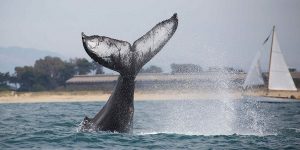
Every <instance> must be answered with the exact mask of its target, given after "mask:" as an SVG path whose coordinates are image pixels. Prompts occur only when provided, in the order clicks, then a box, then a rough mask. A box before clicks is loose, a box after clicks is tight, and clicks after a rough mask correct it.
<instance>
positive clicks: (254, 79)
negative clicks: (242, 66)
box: [243, 50, 264, 89]
mask: <svg viewBox="0 0 300 150" xmlns="http://www.w3.org/2000/svg"><path fill="white" fill-rule="evenodd" d="M260 58H261V50H259V51H258V52H257V54H256V56H255V57H254V60H253V61H252V64H251V66H250V69H249V71H248V73H247V77H246V79H245V82H244V85H243V88H244V89H246V88H249V87H253V86H257V85H264V80H263V77H262V71H261V67H260Z"/></svg>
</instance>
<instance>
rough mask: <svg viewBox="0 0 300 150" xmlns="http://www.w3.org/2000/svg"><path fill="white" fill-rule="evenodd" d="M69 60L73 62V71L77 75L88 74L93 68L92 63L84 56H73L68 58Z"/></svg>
mask: <svg viewBox="0 0 300 150" xmlns="http://www.w3.org/2000/svg"><path fill="white" fill-rule="evenodd" d="M70 62H71V63H73V64H74V66H75V73H76V74H78V75H84V74H88V73H89V72H90V71H91V70H92V68H93V65H92V63H90V62H89V61H88V60H87V59H85V58H75V59H72V60H70Z"/></svg>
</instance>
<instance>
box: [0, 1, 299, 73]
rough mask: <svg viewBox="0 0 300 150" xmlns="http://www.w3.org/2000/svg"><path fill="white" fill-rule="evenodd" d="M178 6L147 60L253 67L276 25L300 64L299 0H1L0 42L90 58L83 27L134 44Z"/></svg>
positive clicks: (290, 56) (293, 61)
mask: <svg viewBox="0 0 300 150" xmlns="http://www.w3.org/2000/svg"><path fill="white" fill-rule="evenodd" d="M175 12H176V13H177V14H178V19H179V26H178V29H177V31H176V33H175V35H174V36H173V37H172V39H171V40H170V41H169V42H168V43H167V45H166V46H165V47H164V48H163V50H162V51H161V52H160V53H159V54H158V55H157V56H155V57H154V58H153V59H152V60H151V61H150V62H149V63H148V65H157V66H160V67H162V68H163V69H164V70H168V69H169V65H170V64H171V63H193V64H199V65H201V66H203V67H204V68H205V67H209V66H233V67H236V68H242V69H244V70H247V69H248V68H249V66H250V64H251V61H252V60H253V58H254V56H255V54H256V52H257V51H258V50H259V49H260V48H261V47H262V42H263V41H264V40H265V38H266V37H267V36H268V34H269V33H270V31H271V29H272V26H273V25H276V31H277V33H278V39H279V43H280V46H281V49H282V51H283V53H284V57H285V58H286V61H287V64H288V66H289V67H294V68H297V69H298V70H300V19H299V18H300V1H299V0H247V1H245V0H205V1H204V0H168V1H167V0H164V1H162V0H143V1H142V0H126V1H124V0H119V1H117V0H110V1H100V0H98V1H96V0H81V1H79V0H43V1H41V0H26V1H23V0H19V1H16V0H1V1H0V47H10V46H18V47H24V48H35V49H41V50H47V51H52V52H56V53H59V54H62V55H64V56H65V57H66V58H71V57H85V58H89V56H88V55H87V54H86V53H85V51H84V49H83V46H82V43H81V32H84V33H86V34H87V35H100V36H108V37H111V38H115V39H119V40H124V41H128V42H130V43H133V42H134V41H135V40H136V39H138V38H139V37H140V36H142V35H143V34H145V33H146V32H147V31H148V30H150V29H151V28H152V27H153V26H155V25H156V24H157V23H158V22H160V21H162V20H165V19H168V18H170V17H171V16H172V15H173V13H175ZM267 51H268V49H266V53H267ZM8 59H11V58H8ZM266 62H267V61H266ZM266 66H267V65H266Z"/></svg>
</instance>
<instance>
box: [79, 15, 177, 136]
mask: <svg viewBox="0 0 300 150" xmlns="http://www.w3.org/2000/svg"><path fill="white" fill-rule="evenodd" d="M177 26H178V18H177V14H176V13H175V14H174V15H173V16H172V17H171V18H169V19H167V20H164V21H161V22H159V23H158V24H156V25H155V26H154V27H153V28H152V29H151V30H150V31H148V32H147V33H146V34H144V35H143V36H142V37H140V38H139V39H137V40H136V41H135V42H134V43H133V44H132V45H131V44H130V43H129V42H126V41H122V40H117V39H113V38H109V37H106V36H98V35H92V36H87V35H85V34H84V33H83V32H82V33H81V34H82V43H83V47H84V49H85V51H86V53H87V54H88V55H89V56H90V57H91V58H92V59H93V60H94V61H95V62H98V63H99V64H100V65H102V66H104V67H106V68H108V69H111V70H113V71H116V72H118V73H119V77H118V79H117V83H116V85H115V87H114V90H113V92H112V94H111V96H110V97H109V99H108V100H107V102H106V103H105V105H104V106H103V107H102V108H101V109H100V111H99V112H98V113H97V114H96V115H95V116H94V117H93V118H89V117H87V116H86V117H84V119H83V121H82V122H81V126H80V130H81V131H91V130H92V131H109V132H119V133H128V132H131V131H132V128H133V116H134V89H135V78H136V76H137V74H138V72H139V71H140V70H141V68H142V67H143V66H144V65H145V64H146V63H147V62H149V61H150V60H151V59H152V58H153V57H154V56H155V55H156V54H157V53H158V52H159V51H160V50H161V49H162V48H163V47H164V46H165V45H166V43H167V42H168V41H169V40H170V39H171V37H172V36H173V35H174V33H175V31H176V29H177Z"/></svg>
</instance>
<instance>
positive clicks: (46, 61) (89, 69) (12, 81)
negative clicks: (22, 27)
mask: <svg viewBox="0 0 300 150" xmlns="http://www.w3.org/2000/svg"><path fill="white" fill-rule="evenodd" d="M170 67H171V73H172V74H175V73H199V72H202V71H203V69H202V67H201V66H199V65H195V64H175V63H173V64H171V65H170ZM219 69H220V68H210V69H209V70H219ZM225 69H226V70H228V71H236V70H234V69H233V68H225ZM238 71H241V70H238ZM162 72H163V70H162V68H160V67H158V66H155V65H151V66H149V67H146V68H142V69H141V70H140V73H162ZM86 74H104V71H103V66H101V65H100V64H98V63H97V62H95V61H91V62H90V61H88V60H87V59H85V58H73V59H69V60H62V59H61V58H59V57H51V56H46V57H44V58H42V59H39V60H36V61H35V63H34V65H33V66H23V67H15V72H14V73H13V74H9V73H1V72H0V91H3V90H10V89H11V87H17V90H18V91H48V90H54V89H59V88H64V86H65V83H66V81H67V80H68V79H70V78H72V77H73V76H74V75H86ZM11 85H14V86H11Z"/></svg>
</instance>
